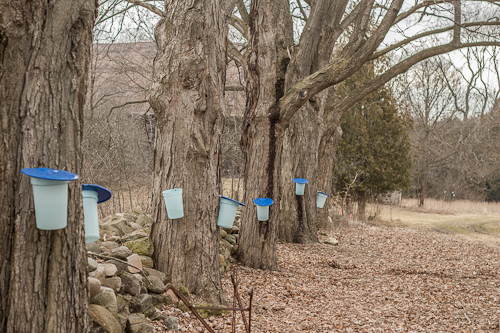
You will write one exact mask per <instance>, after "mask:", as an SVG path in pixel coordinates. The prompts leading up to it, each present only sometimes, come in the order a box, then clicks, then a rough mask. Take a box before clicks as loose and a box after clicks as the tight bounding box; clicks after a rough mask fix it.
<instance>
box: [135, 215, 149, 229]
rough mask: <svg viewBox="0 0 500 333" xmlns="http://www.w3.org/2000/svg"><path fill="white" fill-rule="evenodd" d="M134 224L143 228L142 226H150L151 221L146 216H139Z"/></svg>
mask: <svg viewBox="0 0 500 333" xmlns="http://www.w3.org/2000/svg"><path fill="white" fill-rule="evenodd" d="M135 223H137V224H138V225H140V226H141V227H144V225H146V224H152V221H151V219H150V218H149V217H148V216H147V215H146V214H141V215H139V217H138V218H137V220H136V221H135Z"/></svg>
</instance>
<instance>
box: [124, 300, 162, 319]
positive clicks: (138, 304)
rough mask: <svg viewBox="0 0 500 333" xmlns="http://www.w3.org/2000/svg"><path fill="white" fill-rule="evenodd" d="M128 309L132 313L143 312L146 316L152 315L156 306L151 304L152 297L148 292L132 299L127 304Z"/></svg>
mask: <svg viewBox="0 0 500 333" xmlns="http://www.w3.org/2000/svg"><path fill="white" fill-rule="evenodd" d="M129 310H130V312H132V313H143V314H144V315H145V316H146V317H150V316H152V315H153V314H154V313H155V312H156V308H155V306H154V304H153V297H151V295H148V294H143V295H140V296H139V297H137V298H134V299H132V301H131V302H130V304H129Z"/></svg>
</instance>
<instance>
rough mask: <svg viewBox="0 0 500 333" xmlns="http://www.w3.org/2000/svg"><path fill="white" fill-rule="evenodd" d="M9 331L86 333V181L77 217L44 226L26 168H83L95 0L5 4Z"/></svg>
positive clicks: (2, 60)
mask: <svg viewBox="0 0 500 333" xmlns="http://www.w3.org/2000/svg"><path fill="white" fill-rule="evenodd" d="M0 12H1V13H2V17H3V19H2V20H0V101H1V102H0V123H1V124H2V125H1V126H0V211H1V212H2V214H0V332H87V331H88V329H89V327H88V326H89V322H90V320H89V319H90V318H89V315H88V307H89V305H88V304H89V296H88V287H87V283H88V282H87V255H86V249H85V237H84V223H83V216H82V215H83V214H82V208H81V207H82V204H81V183H80V182H78V181H74V182H70V184H69V191H68V225H67V227H66V228H64V229H61V230H54V231H45V230H39V229H37V228H36V222H35V212H34V203H33V194H32V186H31V185H30V178H29V177H28V176H25V175H22V174H21V173H20V170H21V169H22V168H35V167H48V168H57V169H64V170H68V171H71V172H74V173H77V174H78V173H80V171H81V165H82V162H81V158H82V153H81V139H82V126H83V108H84V102H85V96H86V89H87V79H88V66H89V60H90V45H91V43H92V28H93V25H94V20H95V14H96V3H95V2H94V1H93V0H92V1H89V0H75V1H73V2H67V1H61V2H56V3H50V2H49V3H48V2H36V1H35V2H33V1H15V0H12V1H4V2H3V3H2V4H0Z"/></svg>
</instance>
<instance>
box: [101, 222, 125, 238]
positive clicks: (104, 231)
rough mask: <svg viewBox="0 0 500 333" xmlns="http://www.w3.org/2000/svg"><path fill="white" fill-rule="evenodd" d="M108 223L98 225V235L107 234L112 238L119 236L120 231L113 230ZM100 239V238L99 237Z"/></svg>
mask: <svg viewBox="0 0 500 333" xmlns="http://www.w3.org/2000/svg"><path fill="white" fill-rule="evenodd" d="M108 223H110V222H106V223H105V224H99V234H101V235H104V234H109V235H113V236H120V230H118V228H115V227H114V226H110V225H108ZM101 237H102V236H101Z"/></svg>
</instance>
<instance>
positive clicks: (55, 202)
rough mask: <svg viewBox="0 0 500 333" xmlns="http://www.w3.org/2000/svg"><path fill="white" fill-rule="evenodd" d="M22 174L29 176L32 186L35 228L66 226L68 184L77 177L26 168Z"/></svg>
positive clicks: (46, 228) (70, 173) (53, 171)
mask: <svg viewBox="0 0 500 333" xmlns="http://www.w3.org/2000/svg"><path fill="white" fill-rule="evenodd" d="M21 172H22V173H24V174H25V175H28V176H30V180H31V185H33V199H34V203H35V218H36V227H37V228H38V229H41V230H58V229H62V228H66V226H67V225H68V183H69V181H70V180H76V179H78V175H76V174H74V173H72V172H68V171H63V170H57V169H48V168H28V169H22V170H21Z"/></svg>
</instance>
